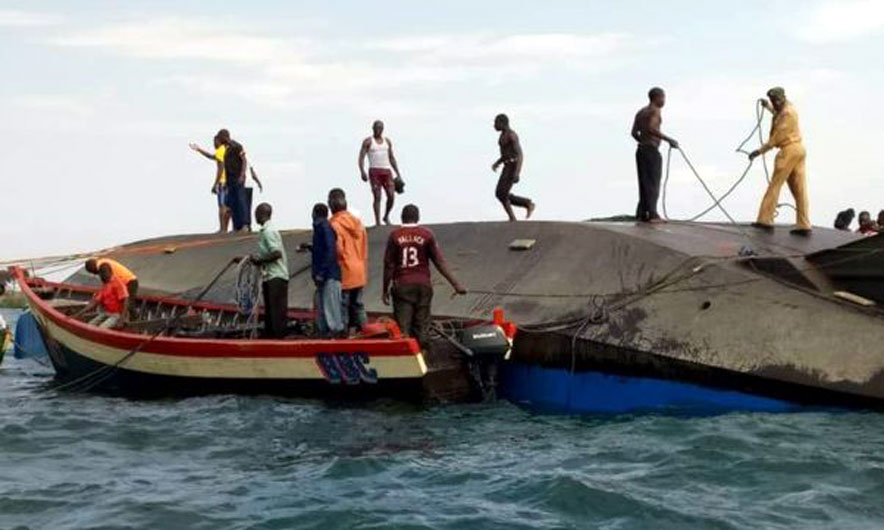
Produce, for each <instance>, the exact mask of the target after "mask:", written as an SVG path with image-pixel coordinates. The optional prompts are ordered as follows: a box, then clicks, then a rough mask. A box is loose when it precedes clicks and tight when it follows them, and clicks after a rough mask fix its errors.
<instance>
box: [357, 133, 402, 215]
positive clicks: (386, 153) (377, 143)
mask: <svg viewBox="0 0 884 530" xmlns="http://www.w3.org/2000/svg"><path fill="white" fill-rule="evenodd" d="M371 129H372V135H371V136H369V137H368V138H366V139H365V140H363V141H362V147H361V148H360V149H359V173H360V174H361V175H362V180H363V182H370V183H371V194H372V196H373V197H374V204H373V205H372V206H373V207H374V223H375V225H378V226H380V224H381V189H383V190H384V193H385V194H386V195H387V205H386V208H385V209H384V224H390V212H391V211H393V200H394V199H395V197H396V192H395V188H394V185H393V171H395V172H396V177H397V178H401V175H400V174H399V165H398V164H397V163H396V156H395V155H393V143H392V142H391V141H390V139H389V138H386V137H384V122H382V121H381V120H377V121H375V122H374V123H373V124H372V126H371ZM366 155H368V174H366V173H365V157H366Z"/></svg>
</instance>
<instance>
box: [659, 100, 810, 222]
mask: <svg viewBox="0 0 884 530" xmlns="http://www.w3.org/2000/svg"><path fill="white" fill-rule="evenodd" d="M763 120H764V107H762V105H761V101H760V100H759V101H758V103H756V104H755V127H754V128H753V129H752V131H751V132H750V133H749V134H748V135H747V136H746V138H745V139H744V140H743V141H742V142H740V145H738V146H737V148H736V152H737V153H743V154H745V155H747V156H748V155H749V153H750V151H747V150H746V149H745V147H746V144H747V143H749V141H750V140H752V137H753V136H755V135H756V133H757V136H758V142H759V145H763V144H764V134H763V132H762V127H761V125H762V122H763ZM672 150H673V148H672V146H669V151H668V152H667V154H666V176H665V179H664V180H663V194H662V195H663V196H662V203H663V216H664V217H665V218H666V219H667V220H668V219H670V217H669V212H668V209H667V206H666V191H667V188H668V186H669V173H670V165H671V161H672ZM678 152H679V153H680V154H681V156H682V158H683V159H684V161H685V163H687V165H688V168H689V169H690V170H691V172H692V173H693V174H694V177H696V178H697V180H699V181H700V184H701V185H702V186H703V189H704V190H706V193H707V194H708V195H709V196H710V197H711V198H712V201H713V202H712V205H711V206H709V207H708V208H706V209H705V210H703V211H701V212H700V213H698V214H696V215H694V216H692V217H690V218H688V219H686V220H685V221H686V222H689V223H693V222H695V221H697V220H699V219H701V218H702V217H704V216H705V215H706V214H708V213H709V212H711V211H712V210H714V209H716V208H718V209H719V210H721V211H722V212H723V213H724V215H725V216H726V217H727V218H728V219H729V220H730V221H731V222H732V223H734V224H735V225H737V223H736V222H735V221H734V219H733V217H731V215H730V214H729V213H728V212H727V210H725V209H724V207H723V206H722V205H721V203H722V202H723V201H724V200H725V199H726V198H727V197H728V196H730V194H731V193H733V192H734V190H736V189H737V187H739V185H740V184H742V182H743V181H744V180H745V179H746V176H747V175H748V174H749V170H750V169H752V165H753V163H754V161H753V160H750V161H749V163H748V164H746V168H745V169H744V170H743V172H742V173H741V174H740V176H739V177H738V178H737V180H736V181H735V182H734V183H733V184H732V185H731V186H730V187H729V188H728V189H727V191H726V192H725V193H724V194H723V195H722V196H721V197H718V198H716V197H715V195H714V194H713V193H712V191H711V190H710V189H709V186H707V185H706V182H705V180H703V178H702V177H701V176H700V174H699V173H698V172H697V170H696V168H694V165H693V164H692V163H691V161H690V159H689V158H688V156H687V154H686V153H685V152H684V150H683V149H681V147H679V148H678ZM761 162H762V167H763V168H764V178H765V180H766V181H767V183H768V184H770V171H769V169H768V167H767V158H766V157H765V155H761ZM780 207H789V208H792V209H794V208H795V206H793V205H792V204H789V203H780V204H777V208H780ZM741 232H742V230H741Z"/></svg>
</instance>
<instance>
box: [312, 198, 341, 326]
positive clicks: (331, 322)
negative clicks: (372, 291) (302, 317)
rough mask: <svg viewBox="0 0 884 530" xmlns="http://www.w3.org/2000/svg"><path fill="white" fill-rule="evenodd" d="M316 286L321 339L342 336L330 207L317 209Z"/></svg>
mask: <svg viewBox="0 0 884 530" xmlns="http://www.w3.org/2000/svg"><path fill="white" fill-rule="evenodd" d="M313 282H314V283H315V284H316V296H315V298H314V300H315V305H316V328H317V331H318V332H319V335H320V336H323V337H327V336H329V335H332V336H334V335H340V334H341V333H342V332H343V331H344V320H343V318H342V316H341V266H340V265H338V255H337V250H336V246H335V231H334V230H333V229H332V227H331V225H330V224H329V222H328V207H327V206H326V205H325V204H322V203H317V204H316V205H315V206H313Z"/></svg>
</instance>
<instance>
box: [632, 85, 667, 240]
mask: <svg viewBox="0 0 884 530" xmlns="http://www.w3.org/2000/svg"><path fill="white" fill-rule="evenodd" d="M648 99H649V100H650V102H649V103H648V106H647V107H642V109H641V110H639V111H638V113H637V114H636V115H635V120H634V121H633V123H632V137H633V138H634V139H635V141H636V142H638V148H637V149H636V151H635V166H636V169H637V170H638V208H637V209H636V212H635V217H636V220H638V221H644V222H648V223H662V222H663V219H661V218H660V215H659V214H658V213H657V198H658V197H659V196H660V176H661V173H662V172H663V157H661V156H660V150H659V147H660V141H661V140H665V141H667V142H669V145H670V147H672V148H673V149H678V142H676V141H675V140H674V139H672V138H670V137H668V136H666V135H665V134H663V133H662V132H660V124H661V123H662V122H663V118H662V116H661V114H660V109H662V108H663V105H665V104H666V93H665V92H663V89H662V88H658V87H654V88H652V89H651V90H650V92H648Z"/></svg>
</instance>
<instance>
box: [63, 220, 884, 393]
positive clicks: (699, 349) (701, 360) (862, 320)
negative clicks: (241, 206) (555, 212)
mask: <svg viewBox="0 0 884 530" xmlns="http://www.w3.org/2000/svg"><path fill="white" fill-rule="evenodd" d="M429 226H430V227H431V228H432V229H433V230H434V231H435V233H436V235H437V238H438V240H439V242H440V245H441V247H442V249H443V252H444V254H445V256H446V258H447V261H448V262H449V264H450V266H451V268H452V270H453V272H454V274H455V275H456V276H457V277H458V278H459V279H460V281H461V282H462V283H464V284H465V285H466V286H467V287H468V289H472V290H474V291H487V292H486V293H481V292H479V293H475V292H474V293H470V294H468V295H467V296H463V297H457V298H451V297H450V296H449V294H450V293H451V289H450V288H449V287H448V286H447V285H446V284H445V283H444V279H442V278H441V275H439V274H438V273H435V274H434V282H435V287H436V292H435V300H434V304H433V310H434V314H435V315H437V316H444V317H452V318H461V319H488V318H490V315H491V311H492V309H493V308H495V307H498V306H500V307H503V308H504V309H505V311H506V314H507V317H508V318H509V319H510V320H512V321H514V322H516V323H517V324H518V325H519V326H521V327H522V328H523V329H524V330H525V332H523V333H520V336H519V338H518V339H517V344H516V351H515V356H516V358H518V359H520V360H523V361H525V362H534V363H540V364H544V365H548V366H556V367H564V368H568V367H572V366H573V367H575V368H576V369H603V370H607V371H612V372H615V373H624V374H631V375H641V374H647V375H649V376H656V377H665V378H673V379H680V380H689V381H694V382H700V383H702V384H708V385H713V386H719V387H726V388H736V389H740V390H746V391H750V392H755V393H761V394H767V395H773V396H777V397H787V398H789V399H795V400H798V401H806V402H809V403H821V404H824V403H836V404H837V403H842V402H843V403H848V404H851V403H854V404H861V405H871V406H876V407H877V406H881V405H882V404H884V316H882V313H881V312H880V310H878V309H876V308H871V309H869V308H860V307H857V306H853V305H851V304H849V303H847V302H843V301H839V300H837V299H836V298H834V297H832V296H831V291H832V289H833V287H832V286H831V285H829V284H827V282H826V281H825V278H824V277H823V276H824V275H821V274H820V271H819V269H818V268H817V267H816V266H815V265H813V264H812V263H811V262H809V261H807V260H805V258H804V256H805V255H809V254H814V253H818V252H820V251H823V250H826V249H830V248H834V247H838V246H841V245H844V244H847V243H850V242H853V241H856V240H857V239H858V237H859V236H857V235H855V234H852V233H848V232H840V231H835V230H827V229H817V230H815V231H814V233H813V234H812V235H811V236H810V237H800V236H794V235H790V234H789V232H788V228H787V227H778V228H777V229H776V230H775V231H774V232H773V233H767V232H763V231H759V230H755V229H752V228H750V227H748V226H742V225H741V226H735V225H723V224H708V223H667V224H662V225H645V224H635V223H577V222H574V223H571V222H518V223H508V222H479V223H453V224H440V225H429ZM389 232H390V229H389V228H387V227H382V228H371V229H369V248H370V260H369V269H370V280H369V284H368V286H367V288H366V291H365V293H364V301H365V303H366V307H367V309H368V310H369V311H370V312H375V313H386V312H389V308H388V307H386V306H384V305H382V303H381V296H380V294H381V293H380V290H381V279H382V267H383V263H382V260H383V252H384V247H385V242H386V238H387V235H388V234H389ZM310 237H311V234H310V232H306V231H289V232H284V240H285V245H286V249H287V253H288V259H289V270H290V272H291V273H295V276H294V277H293V278H292V280H291V281H290V284H289V303H290V305H291V306H292V307H310V306H311V305H312V296H313V287H312V281H311V278H310V271H309V263H310V254H309V253H299V252H297V251H296V247H297V245H298V244H299V243H302V242H306V241H309V239H310ZM516 239H534V240H536V243H535V245H534V246H533V248H531V249H530V250H521V251H516V250H510V249H509V244H510V242H512V241H513V240H516ZM256 241H257V236H256V235H190V236H174V237H169V238H160V239H156V240H150V241H142V242H138V243H133V244H130V245H125V246H122V247H119V248H117V249H115V251H114V252H113V253H112V255H113V256H115V257H116V258H117V259H119V260H120V261H121V262H122V263H124V264H126V265H127V266H129V267H131V268H132V269H133V270H134V271H135V272H136V273H137V274H138V276H139V280H140V284H141V286H142V288H143V289H148V290H153V291H161V292H165V293H181V292H190V293H193V292H195V291H197V290H199V288H200V287H202V286H204V285H206V284H207V283H208V282H209V281H210V280H211V279H212V278H213V277H214V276H215V275H216V274H217V272H218V271H219V270H221V269H222V267H223V266H224V265H225V263H226V262H228V260H230V259H231V258H232V257H234V256H240V255H245V254H248V253H250V252H252V251H253V249H254V248H255V246H256ZM747 246H748V247H751V248H752V249H753V250H754V251H755V253H756V254H757V257H756V258H755V259H756V260H757V261H756V263H749V262H747V260H746V259H745V258H740V257H738V253H739V251H740V249H741V248H743V247H747ZM770 264H773V265H776V267H780V268H782V267H785V268H790V269H791V270H792V273H791V277H788V278H786V279H787V280H792V281H784V279H783V277H778V276H777V274H771V273H770V271H768V270H766V269H765V267H768V266H770ZM776 267H775V268H776ZM72 281H82V282H94V279H93V278H91V277H89V276H88V275H84V273H82V272H78V273H76V274H75V275H74V276H73V277H72ZM233 281H234V272H233V270H232V269H231V270H229V271H228V272H227V273H226V274H225V275H224V276H223V277H222V279H221V281H219V283H218V285H217V286H216V287H215V288H213V289H212V290H211V291H210V292H209V294H208V296H207V297H206V298H207V299H209V300H215V301H218V302H224V303H228V302H230V301H231V300H232V293H233ZM565 321H573V322H576V323H577V325H575V326H574V327H571V328H568V329H559V330H550V329H548V328H550V327H552V326H551V325H552V324H555V323H559V322H565ZM529 330H530V331H529ZM575 334H576V335H577V336H576V340H574V339H575V337H574V335H575Z"/></svg>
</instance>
